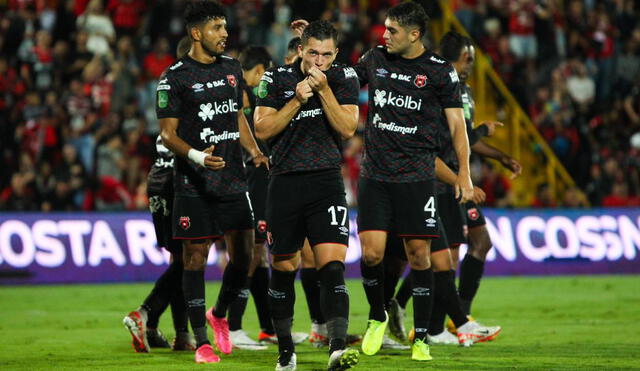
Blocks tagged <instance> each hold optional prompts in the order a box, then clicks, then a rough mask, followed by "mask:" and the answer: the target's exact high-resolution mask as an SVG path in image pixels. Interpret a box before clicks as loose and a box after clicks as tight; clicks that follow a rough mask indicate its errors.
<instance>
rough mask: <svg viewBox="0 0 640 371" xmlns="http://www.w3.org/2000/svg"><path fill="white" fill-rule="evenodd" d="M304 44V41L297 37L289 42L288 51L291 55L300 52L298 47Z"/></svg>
mask: <svg viewBox="0 0 640 371" xmlns="http://www.w3.org/2000/svg"><path fill="white" fill-rule="evenodd" d="M300 44H302V41H301V40H300V36H296V37H294V38H292V39H291V40H289V44H287V51H288V52H289V53H294V52H297V51H298V46H299V45H300Z"/></svg>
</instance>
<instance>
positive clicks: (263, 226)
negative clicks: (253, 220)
mask: <svg viewBox="0 0 640 371" xmlns="http://www.w3.org/2000/svg"><path fill="white" fill-rule="evenodd" d="M266 231H267V221H266V220H258V232H260V233H264V232H266Z"/></svg>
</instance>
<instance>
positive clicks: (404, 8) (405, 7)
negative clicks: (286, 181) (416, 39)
mask: <svg viewBox="0 0 640 371" xmlns="http://www.w3.org/2000/svg"><path fill="white" fill-rule="evenodd" d="M387 18H389V19H390V20H392V21H396V22H398V24H400V26H402V27H409V26H416V27H418V30H419V31H420V37H423V36H424V35H425V34H426V32H427V22H429V16H428V15H427V13H426V12H425V11H424V8H423V7H422V5H420V4H418V3H414V2H413V1H407V2H404V3H401V4H398V5H396V6H394V7H393V8H391V9H389V12H388V13H387Z"/></svg>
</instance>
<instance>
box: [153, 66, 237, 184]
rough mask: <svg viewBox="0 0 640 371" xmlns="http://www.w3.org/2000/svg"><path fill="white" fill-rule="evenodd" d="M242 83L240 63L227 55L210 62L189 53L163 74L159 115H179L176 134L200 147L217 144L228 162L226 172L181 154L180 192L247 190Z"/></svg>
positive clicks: (177, 175)
mask: <svg viewBox="0 0 640 371" xmlns="http://www.w3.org/2000/svg"><path fill="white" fill-rule="evenodd" d="M241 81H242V69H241V68H240V63H239V62H238V61H236V60H235V59H233V58H230V57H227V56H220V57H218V58H216V61H215V62H214V63H211V64H203V63H199V62H197V61H195V60H193V59H191V58H190V57H189V56H185V57H184V58H182V59H180V60H178V61H177V62H176V63H174V64H173V65H172V66H170V67H169V68H167V69H166V70H165V71H164V73H163V74H162V76H161V77H160V81H159V82H158V88H157V97H156V113H157V116H158V119H161V118H177V119H179V124H178V136H179V137H180V138H181V139H182V140H184V141H185V142H186V143H187V144H189V145H190V146H191V147H193V148H195V149H197V150H199V151H203V150H204V149H206V148H207V147H209V146H211V145H215V149H214V151H213V155H214V156H220V157H222V158H223V159H224V161H225V163H226V165H225V167H224V168H223V169H222V170H210V169H207V168H205V167H202V166H199V165H197V164H194V163H193V162H192V161H190V160H188V159H186V158H182V157H177V158H176V161H175V178H174V185H175V192H176V193H177V194H181V195H190V196H191V195H193V196H195V195H203V194H212V195H218V196H222V195H227V194H234V193H240V192H246V191H247V184H246V179H245V173H244V163H243V161H242V151H241V147H240V132H239V129H238V117H237V114H238V110H239V109H241V108H242V87H241Z"/></svg>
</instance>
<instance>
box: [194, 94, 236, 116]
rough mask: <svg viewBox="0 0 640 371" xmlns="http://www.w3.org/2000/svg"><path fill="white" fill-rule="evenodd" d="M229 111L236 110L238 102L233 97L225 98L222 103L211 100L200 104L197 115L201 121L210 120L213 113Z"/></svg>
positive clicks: (220, 113) (219, 113) (218, 113)
mask: <svg viewBox="0 0 640 371" xmlns="http://www.w3.org/2000/svg"><path fill="white" fill-rule="evenodd" d="M230 112H238V103H237V102H236V101H234V100H233V99H227V100H226V101H224V102H223V103H218V102H213V104H211V103H207V104H204V103H203V104H201V105H200V112H198V116H200V118H201V119H202V121H207V120H212V119H213V116H215V115H222V114H225V113H230Z"/></svg>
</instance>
